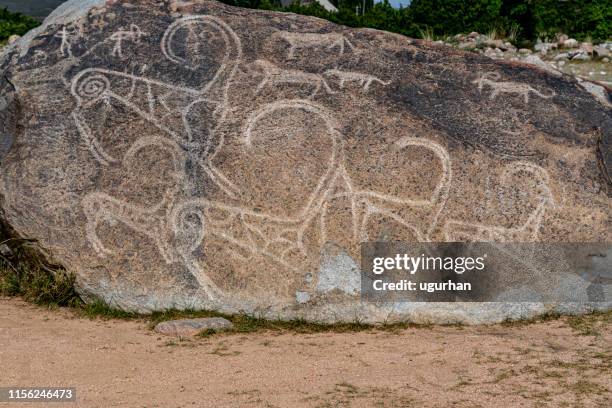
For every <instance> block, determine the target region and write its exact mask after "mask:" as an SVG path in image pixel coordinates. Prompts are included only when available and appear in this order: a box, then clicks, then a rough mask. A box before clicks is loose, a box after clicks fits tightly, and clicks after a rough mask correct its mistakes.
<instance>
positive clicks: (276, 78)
mask: <svg viewBox="0 0 612 408" xmlns="http://www.w3.org/2000/svg"><path fill="white" fill-rule="evenodd" d="M254 65H255V66H257V67H259V68H260V69H261V71H262V72H263V73H264V79H263V80H262V81H261V82H260V83H259V85H258V86H257V88H256V90H255V91H256V93H259V92H261V90H262V89H263V88H264V87H265V86H266V84H269V83H273V84H280V83H289V84H311V85H313V86H314V89H313V91H312V93H311V95H310V98H311V99H312V98H314V97H315V96H316V94H317V92H319V90H320V89H321V87H323V88H324V89H325V91H326V92H327V93H328V94H333V93H334V91H332V89H331V88H330V87H329V85H328V84H327V82H326V81H325V78H323V77H322V76H321V75H318V74H312V73H309V72H303V71H298V70H294V69H282V68H279V67H277V66H276V65H274V64H272V63H271V62H269V61H265V60H257V61H255V62H254Z"/></svg>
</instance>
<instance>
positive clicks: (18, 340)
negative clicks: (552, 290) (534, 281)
mask: <svg viewBox="0 0 612 408" xmlns="http://www.w3.org/2000/svg"><path fill="white" fill-rule="evenodd" d="M0 364H1V366H0V386H20V387H25V386H47V387H50V386H57V387H60V386H61V387H63V386H72V387H76V389H77V402H76V403H71V404H60V403H54V404H45V403H42V404H41V403H37V404H29V405H28V404H26V403H18V404H17V403H5V404H2V403H0V406H2V407H4V406H9V407H26V406H34V407H42V406H49V405H50V406H52V407H63V406H69V407H74V406H78V407H104V408H106V407H164V408H170V407H215V408H217V407H290V408H294V407H402V408H403V407H470V408H471V407H532V406H533V407H540V406H550V407H563V406H567V407H604V406H610V404H611V401H612V392H611V390H612V327H611V326H610V324H600V325H599V326H598V327H597V329H596V330H594V329H592V328H590V329H588V330H586V331H584V330H583V331H581V332H579V331H576V330H575V328H571V327H569V325H568V324H567V321H566V320H564V319H560V320H554V321H549V322H543V323H534V324H529V325H514V326H507V325H506V326H504V325H496V326H487V327H432V328H415V329H406V330H402V331H399V332H381V331H370V332H357V333H324V334H297V333H290V332H284V333H276V332H257V333H252V334H248V335H236V334H232V335H217V336H212V337H209V338H198V339H196V340H180V339H174V338H169V337H163V336H160V335H159V334H156V333H154V332H153V331H151V330H150V329H149V328H148V325H147V322H145V321H121V320H90V319H87V318H83V317H78V316H77V315H76V314H75V313H74V312H72V311H70V310H48V309H45V308H41V307H36V306H33V305H30V304H27V303H25V302H23V301H20V300H17V299H7V298H0Z"/></svg>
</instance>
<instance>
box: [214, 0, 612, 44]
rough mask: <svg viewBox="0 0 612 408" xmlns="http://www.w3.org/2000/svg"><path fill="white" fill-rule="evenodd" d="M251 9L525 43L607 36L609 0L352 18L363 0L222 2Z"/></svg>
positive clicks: (442, 0) (422, 7)
mask: <svg viewBox="0 0 612 408" xmlns="http://www.w3.org/2000/svg"><path fill="white" fill-rule="evenodd" d="M222 1H223V2H225V3H228V4H232V5H236V6H241V7H250V8H265V9H268V10H285V11H291V12H294V13H298V14H305V15H311V16H316V17H320V18H324V19H327V20H330V21H332V22H334V23H338V24H343V25H347V26H350V27H371V28H378V29H381V30H387V31H392V32H396V33H400V34H405V35H408V36H411V37H419V36H421V33H422V32H423V31H428V32H433V34H434V35H436V36H442V35H453V34H459V33H468V32H470V31H477V32H480V33H488V32H490V31H492V30H495V31H496V32H497V33H499V34H509V33H510V32H511V31H515V32H517V33H518V35H519V36H520V37H521V38H522V39H524V40H531V41H533V40H535V39H536V38H537V37H538V36H549V37H550V36H553V35H554V34H556V33H558V32H562V33H565V34H568V35H570V36H573V37H575V38H578V39H584V38H587V37H591V38H592V39H594V40H599V41H605V40H609V39H610V38H612V0H412V3H411V4H410V6H409V7H405V8H400V9H394V8H393V7H391V5H390V4H389V3H388V1H387V0H384V1H383V2H382V3H377V4H374V2H373V1H372V0H366V2H365V5H366V8H365V13H361V11H360V14H359V15H357V14H356V7H357V6H359V10H361V7H362V5H363V0H332V2H333V3H334V4H335V5H336V6H337V7H338V8H339V12H338V13H330V12H328V11H326V10H325V9H323V7H321V6H320V5H319V4H317V3H314V4H311V5H308V6H303V5H300V4H298V3H297V2H296V3H293V4H292V5H290V6H288V7H285V8H282V7H281V6H280V3H279V2H278V1H279V0H222Z"/></svg>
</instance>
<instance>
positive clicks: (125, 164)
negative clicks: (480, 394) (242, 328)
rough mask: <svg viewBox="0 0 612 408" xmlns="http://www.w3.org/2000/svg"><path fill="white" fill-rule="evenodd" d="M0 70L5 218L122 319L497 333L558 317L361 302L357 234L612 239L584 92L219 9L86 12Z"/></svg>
mask: <svg viewBox="0 0 612 408" xmlns="http://www.w3.org/2000/svg"><path fill="white" fill-rule="evenodd" d="M0 61H2V62H1V65H0V72H1V73H2V77H1V81H0V94H1V95H2V96H1V98H0V132H1V135H0V136H1V140H0V151H1V153H2V160H1V161H2V162H1V170H0V179H1V185H0V193H1V195H2V203H1V206H2V214H3V218H4V219H5V220H6V221H7V222H8V224H10V226H11V227H12V228H13V229H14V230H15V231H16V232H17V233H18V234H20V235H22V236H26V237H32V238H36V239H38V240H39V241H40V245H41V247H42V248H44V249H45V250H46V251H47V252H48V253H49V254H50V255H51V256H52V257H53V259H54V260H55V261H57V262H60V263H61V264H63V265H64V266H65V267H66V268H67V269H68V270H70V271H74V272H75V273H76V274H77V276H78V284H79V288H80V291H81V292H82V293H83V294H85V295H96V296H99V297H102V298H103V299H105V300H106V301H109V302H111V303H112V304H113V305H115V306H119V307H123V308H126V309H132V310H139V311H148V310H153V309H163V308H169V307H179V308H184V307H195V308H214V309H217V310H222V311H225V312H238V311H246V312H251V313H260V314H263V315H264V316H270V317H278V316H280V317H284V318H290V317H306V318H308V319H317V320H326V321H334V320H353V319H354V318H356V317H359V318H361V319H363V320H367V321H382V320H384V319H387V318H388V319H391V320H395V319H407V318H408V319H413V320H416V321H424V320H430V321H438V322H452V321H463V322H469V323H473V322H487V321H498V320H501V319H503V318H505V317H508V316H513V317H518V316H527V315H529V314H531V313H533V312H535V311H542V310H543V309H542V308H543V306H542V305H526V304H521V305H512V304H504V303H498V304H484V305H483V304H480V305H479V304H409V303H407V304H401V305H380V306H376V305H373V304H362V303H361V302H360V301H359V295H358V288H359V286H358V278H359V277H358V273H359V258H358V257H359V242H361V241H365V240H370V241H374V240H433V241H461V240H480V241H483V240H484V241H492V240H494V241H502V242H503V241H518V242H521V241H524V242H529V241H549V242H554V241H562V242H574V241H575V242H590V241H594V242H606V241H608V242H609V241H610V219H609V217H610V188H611V184H610V177H609V169H610V168H611V167H612V156H611V155H610V144H611V143H612V134H611V132H612V114H611V112H610V109H609V105H608V106H607V105H605V103H604V102H605V101H600V100H597V99H596V98H595V97H593V96H592V95H591V94H590V93H589V92H587V90H585V89H584V87H583V86H582V85H581V84H580V83H578V82H577V81H576V80H574V79H572V78H570V77H568V76H562V75H553V74H551V73H547V72H545V71H543V70H539V69H537V68H534V67H530V66H528V65H524V64H519V63H507V62H496V61H493V60H491V59H488V58H486V57H483V56H479V55H475V54H471V53H463V52H458V51H455V50H452V49H450V48H447V47H439V46H434V45H428V44H427V43H423V42H420V41H415V40H410V39H408V38H405V37H402V36H398V35H394V34H389V33H385V32H380V31H375V30H367V29H349V28H345V27H339V26H335V25H333V24H331V23H328V22H326V21H323V20H319V19H315V18H308V17H303V16H298V15H292V14H284V13H273V12H263V11H253V10H245V9H239V8H232V7H228V6H224V5H221V4H219V3H215V2H208V1H191V2H178V1H170V2H157V1H139V2H128V1H106V2H104V1H89V2H86V3H83V2H80V1H71V2H68V3H67V4H65V5H63V6H62V7H61V8H60V9H59V10H58V12H56V13H55V14H54V15H52V16H50V18H49V19H48V20H47V21H46V23H45V25H44V26H43V27H41V28H39V29H37V30H36V31H35V32H33V33H31V34H29V35H27V36H25V37H24V38H22V39H20V40H19V41H18V42H17V43H16V44H14V45H13V46H10V47H8V48H7V50H5V53H4V56H3V57H2V58H1V59H0ZM602 89H604V88H602ZM600 91H601V89H600ZM603 97H605V98H608V99H609V91H608V90H607V89H604V90H603ZM356 282H357V283H356ZM334 285H336V286H334ZM580 290H581V289H580ZM554 307H556V308H557V309H558V310H568V311H577V310H587V309H589V308H590V307H591V306H588V305H583V306H580V307H572V306H568V305H556V306H554Z"/></svg>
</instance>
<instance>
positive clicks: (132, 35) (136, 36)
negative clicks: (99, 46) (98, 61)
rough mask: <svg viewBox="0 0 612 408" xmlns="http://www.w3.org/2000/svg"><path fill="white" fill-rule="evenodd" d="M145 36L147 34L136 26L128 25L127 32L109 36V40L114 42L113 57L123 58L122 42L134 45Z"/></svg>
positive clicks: (123, 31)
mask: <svg viewBox="0 0 612 408" xmlns="http://www.w3.org/2000/svg"><path fill="white" fill-rule="evenodd" d="M145 36H147V33H144V32H142V30H141V29H140V27H138V26H137V25H136V24H132V25H130V29H129V30H120V31H117V32H116V33H114V34H113V35H111V36H110V40H111V41H114V42H115V46H114V48H113V52H112V54H113V56H115V57H119V58H123V42H124V41H132V42H134V43H135V44H138V43H140V40H141V38H142V37H145Z"/></svg>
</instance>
